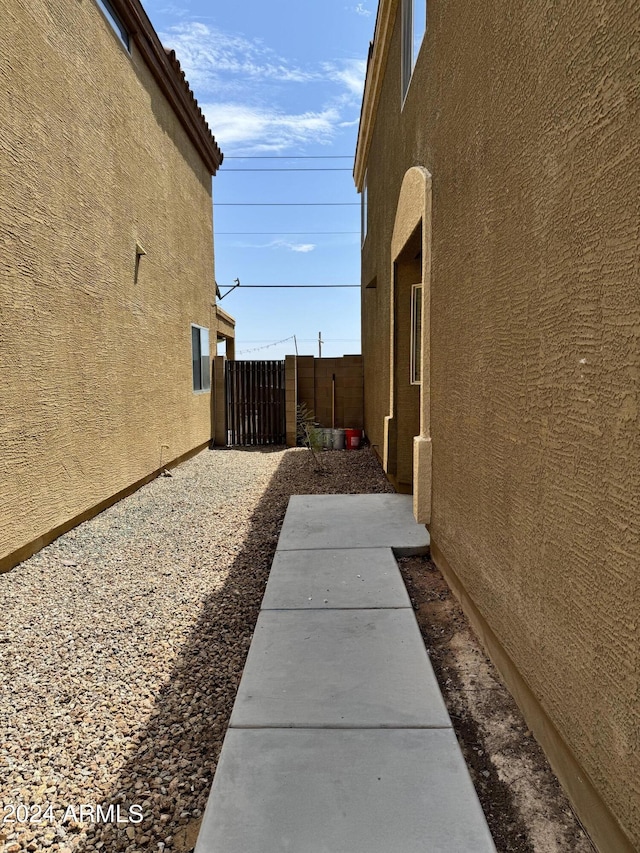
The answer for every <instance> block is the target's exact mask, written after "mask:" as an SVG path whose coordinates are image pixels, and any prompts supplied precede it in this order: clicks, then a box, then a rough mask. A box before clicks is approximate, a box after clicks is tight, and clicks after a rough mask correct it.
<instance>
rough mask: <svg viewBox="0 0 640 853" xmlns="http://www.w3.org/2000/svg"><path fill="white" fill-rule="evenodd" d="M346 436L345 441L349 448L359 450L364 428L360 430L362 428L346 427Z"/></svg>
mask: <svg viewBox="0 0 640 853" xmlns="http://www.w3.org/2000/svg"><path fill="white" fill-rule="evenodd" d="M344 437H345V442H346V445H347V450H359V449H360V439H361V438H362V430H360V429H345V431H344Z"/></svg>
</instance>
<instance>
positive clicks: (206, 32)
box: [160, 21, 314, 89]
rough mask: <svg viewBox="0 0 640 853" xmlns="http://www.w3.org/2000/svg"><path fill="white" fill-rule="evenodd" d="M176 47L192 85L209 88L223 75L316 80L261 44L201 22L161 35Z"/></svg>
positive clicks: (165, 41)
mask: <svg viewBox="0 0 640 853" xmlns="http://www.w3.org/2000/svg"><path fill="white" fill-rule="evenodd" d="M160 38H161V39H162V41H163V43H164V44H166V45H167V46H169V47H171V48H173V49H174V50H175V52H176V55H177V57H178V59H179V60H180V65H181V66H182V68H183V70H184V72H185V74H186V76H187V79H188V80H189V82H190V83H191V84H192V86H194V87H197V86H203V87H206V88H208V89H210V88H211V87H212V86H213V85H215V83H216V82H218V81H219V80H220V79H221V78H222V77H223V76H225V75H228V74H237V75H239V76H241V77H242V78H244V79H246V78H249V79H256V80H279V81H285V82H295V83H304V82H307V81H308V80H312V79H313V78H314V75H313V73H310V72H307V71H304V70H303V69H301V68H298V67H297V66H296V65H294V64H291V63H289V62H288V61H287V60H286V59H284V58H283V57H281V56H278V55H277V54H276V53H275V52H274V51H273V50H271V48H269V47H266V46H265V45H264V44H263V43H262V42H261V41H259V40H257V39H254V40H253V41H251V40H249V39H247V38H245V37H244V36H243V35H241V34H230V33H225V32H222V31H221V30H217V29H215V28H214V27H210V26H209V25H207V24H203V23H201V22H199V21H188V22H186V23H184V24H176V25H175V26H173V27H170V28H169V30H168V31H167V32H165V33H161V34H160Z"/></svg>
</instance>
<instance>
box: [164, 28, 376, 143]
mask: <svg viewBox="0 0 640 853" xmlns="http://www.w3.org/2000/svg"><path fill="white" fill-rule="evenodd" d="M161 38H162V40H163V42H164V43H165V44H167V46H170V47H172V48H173V49H174V50H175V51H176V55H177V57H178V59H179V60H180V64H181V66H182V68H183V70H184V72H185V74H186V77H187V79H188V80H189V83H190V85H191V87H192V89H193V90H194V94H195V95H196V98H197V99H198V101H199V102H200V106H201V108H202V110H203V112H204V113H205V115H206V117H207V121H208V122H209V126H210V127H211V129H212V131H213V133H214V135H215V137H216V140H217V141H218V143H219V144H220V146H221V147H222V149H223V151H224V150H228V149H229V148H230V147H232V148H233V152H234V153H235V154H249V153H251V154H259V153H262V154H264V153H269V152H273V153H279V152H283V151H286V150H287V149H289V148H297V149H300V148H301V147H302V146H303V145H305V144H309V143H314V144H320V145H327V144H329V143H330V142H332V141H333V139H334V138H335V136H336V134H338V133H339V132H340V131H341V129H343V128H345V127H351V126H352V125H353V124H357V122H358V114H359V106H360V102H361V98H362V88H363V85H364V76H365V71H366V63H365V62H364V60H360V59H341V60H334V61H327V62H323V63H314V64H313V65H308V66H304V67H302V66H301V65H300V64H298V63H296V62H295V61H294V60H289V59H285V58H283V57H281V56H279V55H278V54H276V52H275V51H273V50H272V49H271V48H270V47H268V46H267V45H265V44H264V42H263V41H262V40H261V39H248V38H246V37H245V36H244V35H242V34H239V33H225V32H222V31H220V30H217V29H215V28H214V27H211V26H209V25H208V24H205V23H202V22H200V21H195V20H189V21H184V22H181V23H178V24H176V25H175V26H173V27H171V28H170V29H169V30H168V31H167V32H165V33H161ZM300 84H307V86H312V87H313V88H309V89H308V90H307V89H305V90H304V92H303V93H301V92H300V89H299V87H300ZM318 84H322V86H321V87H320V86H319V85H318ZM291 87H293V89H292V88H291ZM319 94H320V96H321V97H322V98H323V99H324V100H323V101H321V102H320V103H318V102H317V98H318V95H319ZM301 96H302V97H304V98H305V108H304V110H302V109H301V110H300V111H299V112H298V111H297V107H298V104H299V103H300V100H301ZM222 97H223V98H224V101H222V102H219V100H218V99H220V98H222ZM314 98H316V101H314V100H313V99H314ZM309 103H312V104H313V108H311V109H309V108H308V107H307V104H309ZM264 104H269V105H270V106H268V107H265V106H264ZM272 104H273V106H271V105H272Z"/></svg>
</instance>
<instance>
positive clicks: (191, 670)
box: [54, 448, 393, 853]
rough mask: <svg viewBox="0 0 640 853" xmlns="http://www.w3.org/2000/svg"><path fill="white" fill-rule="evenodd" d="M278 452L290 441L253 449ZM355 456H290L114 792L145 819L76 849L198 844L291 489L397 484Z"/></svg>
mask: <svg viewBox="0 0 640 853" xmlns="http://www.w3.org/2000/svg"><path fill="white" fill-rule="evenodd" d="M276 450H277V451H281V450H282V448H274V449H273V450H271V449H262V448H260V449H257V448H256V449H247V450H246V452H247V454H251V453H269V452H274V451H276ZM236 451H237V449H236ZM213 452H216V453H218V452H219V453H224V452H225V450H223V449H216V450H215V451H213ZM346 456H347V454H331V453H327V454H322V455H321V457H320V461H321V468H320V470H316V468H315V466H314V464H313V459H312V457H311V455H310V454H308V453H307V452H306V451H299V452H292V453H289V454H286V455H285V456H284V457H283V460H282V462H281V464H280V465H279V467H278V469H277V470H276V472H275V474H274V475H273V476H272V478H271V480H270V482H269V485H268V487H267V488H266V490H265V492H264V494H263V496H262V498H261V500H260V502H259V504H258V505H257V507H256V509H255V511H254V512H253V514H252V516H251V526H250V530H249V533H248V535H247V537H246V538H245V540H244V541H243V543H242V545H241V549H240V551H239V553H238V554H237V556H236V558H235V560H234V561H233V564H232V566H231V570H230V572H229V575H228V577H227V579H226V582H225V584H224V586H223V587H221V588H220V589H218V590H216V591H215V592H213V593H212V594H210V595H209V596H208V597H207V598H206V600H205V601H204V605H203V609H202V613H201V616H200V618H199V620H198V622H197V625H196V626H195V628H194V629H193V631H192V632H191V635H190V637H189V639H188V640H187V642H186V643H185V645H184V647H183V648H182V650H181V653H180V658H179V663H178V665H177V666H176V667H175V669H174V670H173V672H172V673H171V675H170V677H169V679H168V681H167V683H166V684H165V686H164V687H163V688H162V690H161V691H160V693H159V695H158V696H157V697H156V701H155V708H154V712H153V715H152V717H151V719H150V721H149V723H148V725H147V726H146V728H145V729H144V731H143V732H142V733H141V735H139V736H137V737H135V738H134V739H133V743H134V744H135V745H136V747H137V748H136V749H135V752H134V753H133V754H132V758H131V759H130V761H129V763H128V764H127V765H126V767H125V768H124V769H123V771H122V772H121V774H120V776H119V779H118V782H117V784H116V785H115V786H114V787H113V788H112V790H111V791H109V792H108V793H107V794H106V796H105V803H106V804H107V805H108V804H114V805H115V804H120V811H121V813H122V814H123V815H127V814H128V809H129V807H130V806H132V805H141V806H142V808H143V812H144V819H143V820H142V822H140V823H138V824H134V823H128V824H119V825H116V824H112V823H106V824H103V823H95V824H91V825H89V827H88V836H87V840H86V841H85V842H83V843H82V844H80V845H79V846H78V847H74V848H73V849H74V850H79V851H83V853H84V851H87V853H88V851H93V850H101V851H103V853H110V851H128V853H133V851H136V853H137V851H157V850H161V851H165V853H173V851H190V850H192V849H193V846H194V844H195V841H196V838H197V833H198V829H199V825H200V820H201V817H202V813H203V811H204V808H205V805H206V801H207V797H208V794H209V790H210V787H211V782H212V779H213V774H214V771H215V768H216V764H217V761H218V757H219V754H220V749H221V747H222V741H223V738H224V735H225V732H226V728H227V725H228V721H229V717H230V714H231V709H232V706H233V702H234V700H235V695H236V691H237V687H238V684H239V682H240V676H241V674H242V669H243V667H244V663H245V659H246V655H247V652H248V650H249V645H250V642H251V638H252V634H253V630H254V627H255V623H256V620H257V617H258V612H259V609H260V603H261V601H262V596H263V594H264V588H265V585H266V582H267V578H268V574H269V569H270V566H271V561H272V559H273V555H274V552H275V548H276V544H277V541H278V536H279V533H280V528H281V526H282V521H283V519H284V514H285V511H286V508H287V503H288V500H289V497H290V495H292V494H309V493H311V494H321V493H329V494H345V493H354V492H355V493H358V492H362V491H379V492H382V491H389V492H391V491H393V489H392V488H391V486H390V485H389V484H388V483H387V482H386V481H385V480H384V479H382V477H381V471H380V467H379V465H378V463H377V461H376V460H375V459H374V457H373V456H372V455H370V454H369V453H368V452H367V451H361V452H359V453H358V454H353V460H352V461H353V463H354V464H350V462H351V460H348V459H346V458H345V457H346ZM348 456H351V454H348ZM365 456H366V458H365ZM355 457H358V460H357V465H356V464H355V463H356V458H355ZM367 482H368V483H369V488H367V486H366V483H367ZM372 483H374V484H376V483H377V485H374V486H373V487H371V484H372ZM232 509H233V508H232V507H230V510H231V511H232ZM231 544H232V543H231V542H230V546H231ZM176 766H177V767H178V768H179V770H178V773H177V774H176ZM169 768H170V769H169ZM54 849H55V848H54Z"/></svg>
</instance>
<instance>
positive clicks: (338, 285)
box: [240, 284, 360, 290]
mask: <svg viewBox="0 0 640 853" xmlns="http://www.w3.org/2000/svg"><path fill="white" fill-rule="evenodd" d="M247 287H251V288H259V287H262V288H266V289H267V290H269V289H271V290H275V289H276V288H279V287H310V288H316V289H318V290H319V289H320V288H322V287H360V285H359V284H243V285H241V286H240V290H244V289H245V288H247Z"/></svg>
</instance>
